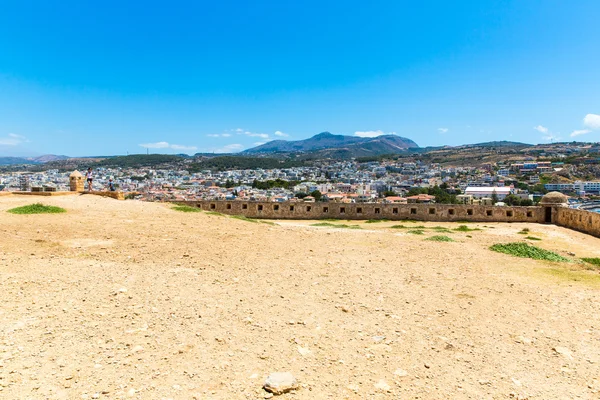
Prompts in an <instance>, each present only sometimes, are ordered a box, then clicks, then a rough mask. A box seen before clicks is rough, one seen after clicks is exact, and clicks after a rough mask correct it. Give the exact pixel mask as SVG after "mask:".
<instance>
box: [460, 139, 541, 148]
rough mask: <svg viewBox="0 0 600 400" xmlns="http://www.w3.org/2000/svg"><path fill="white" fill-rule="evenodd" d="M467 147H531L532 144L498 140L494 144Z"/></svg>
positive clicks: (469, 145) (476, 144) (478, 144)
mask: <svg viewBox="0 0 600 400" xmlns="http://www.w3.org/2000/svg"><path fill="white" fill-rule="evenodd" d="M466 146H468V147H532V146H533V145H532V144H527V143H521V142H510V141H508V140H500V141H495V142H484V143H475V144H468V145H466Z"/></svg>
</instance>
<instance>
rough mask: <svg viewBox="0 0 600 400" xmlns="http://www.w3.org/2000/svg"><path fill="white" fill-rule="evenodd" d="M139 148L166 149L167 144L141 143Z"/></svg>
mask: <svg viewBox="0 0 600 400" xmlns="http://www.w3.org/2000/svg"><path fill="white" fill-rule="evenodd" d="M140 147H144V148H146V149H168V148H169V143H168V142H156V143H143V144H140Z"/></svg>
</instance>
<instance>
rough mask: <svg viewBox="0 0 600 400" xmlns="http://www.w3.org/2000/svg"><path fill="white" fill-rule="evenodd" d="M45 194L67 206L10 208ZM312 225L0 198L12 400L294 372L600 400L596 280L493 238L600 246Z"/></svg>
mask: <svg viewBox="0 0 600 400" xmlns="http://www.w3.org/2000/svg"><path fill="white" fill-rule="evenodd" d="M36 201H41V202H43V203H44V204H51V205H57V206H61V207H64V208H66V209H67V211H68V212H67V213H65V214H51V215H13V214H9V213H6V212H5V210H7V209H9V208H12V207H16V206H20V205H25V204H31V203H33V202H36ZM311 223H314V221H313V222H310V221H302V222H299V221H276V223H275V224H267V223H260V222H254V223H253V222H248V221H244V220H238V219H233V218H229V217H225V216H219V215H210V214H209V213H204V212H203V213H182V212H178V211H174V210H172V209H171V206H170V205H168V204H158V203H142V202H137V201H117V200H112V199H106V198H100V197H94V196H90V195H82V196H68V197H56V198H43V199H39V200H38V199H36V198H32V197H25V196H22V197H21V196H3V197H1V198H0V301H1V307H0V398H6V399H46V398H47V399H86V398H88V399H92V398H100V399H121V398H139V399H263V398H265V397H266V398H268V397H269V395H268V394H267V392H265V391H264V390H263V389H262V385H263V383H264V381H265V378H266V377H267V376H268V375H269V374H270V373H271V372H277V371H281V372H286V371H288V372H291V373H292V374H293V375H294V376H295V377H296V378H297V380H298V384H299V389H298V390H297V391H295V392H291V393H287V394H284V395H281V396H278V397H279V398H282V399H600V392H599V391H600V273H599V272H598V271H587V270H584V269H583V267H582V266H581V264H578V263H549V262H542V261H534V260H529V259H521V258H515V257H512V256H509V255H504V254H499V253H495V252H492V251H490V250H489V249H488V248H489V246H490V245H492V244H494V243H504V242H513V241H524V240H526V239H524V235H519V234H517V232H519V231H520V230H521V229H523V228H529V229H530V231H531V232H530V235H533V236H537V237H539V238H541V239H542V240H541V241H536V242H531V243H534V244H535V245H538V246H540V247H543V248H547V249H550V250H554V251H557V252H558V253H560V254H562V255H568V253H574V254H575V256H576V257H600V239H597V238H593V237H590V236H587V235H584V234H581V233H577V232H573V231H569V230H566V229H562V228H559V227H555V226H546V225H536V224H500V223H497V224H490V223H481V224H468V226H469V227H478V228H480V229H481V230H477V231H472V232H456V231H453V232H452V233H447V235H448V236H450V237H452V238H453V239H454V240H455V241H454V242H448V243H446V242H433V241H427V240H425V239H426V238H427V237H430V236H432V235H434V234H439V233H434V232H433V231H431V230H430V229H427V230H426V231H425V233H424V234H423V235H415V234H411V233H408V229H391V228H390V227H391V226H392V225H395V224H399V223H398V222H396V223H392V222H381V223H358V225H360V227H361V228H362V229H340V228H331V227H315V226H310V225H311ZM331 223H336V222H331ZM340 223H347V224H350V225H356V224H357V223H356V222H340ZM402 224H404V225H407V226H410V225H411V224H412V225H415V226H416V225H425V226H427V227H433V226H445V227H448V228H455V227H456V226H457V225H459V224H451V223H420V222H419V223H413V222H403V223H402ZM469 236H470V237H469ZM570 257H573V255H572V254H571V255H570Z"/></svg>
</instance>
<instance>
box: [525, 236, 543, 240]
mask: <svg viewBox="0 0 600 400" xmlns="http://www.w3.org/2000/svg"><path fill="white" fill-rule="evenodd" d="M525 239H529V240H542V239H540V238H538V237H535V236H525Z"/></svg>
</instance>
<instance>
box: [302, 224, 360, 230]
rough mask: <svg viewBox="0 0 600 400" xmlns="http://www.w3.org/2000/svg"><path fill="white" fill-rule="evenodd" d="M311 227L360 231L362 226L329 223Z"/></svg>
mask: <svg viewBox="0 0 600 400" xmlns="http://www.w3.org/2000/svg"><path fill="white" fill-rule="evenodd" d="M310 226H321V227H328V228H345V229H360V226H358V225H346V224H331V223H329V222H318V223H316V224H311V225H310Z"/></svg>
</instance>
